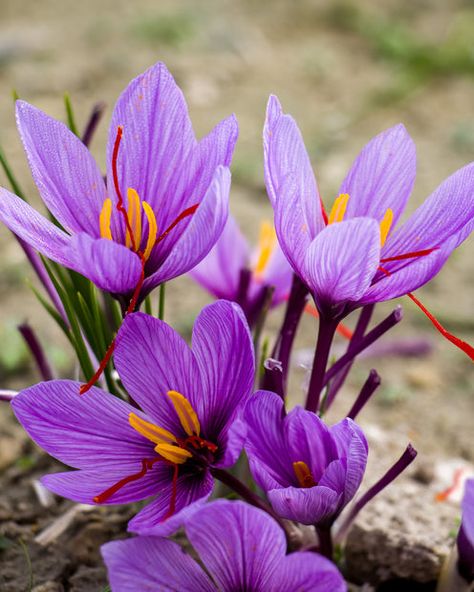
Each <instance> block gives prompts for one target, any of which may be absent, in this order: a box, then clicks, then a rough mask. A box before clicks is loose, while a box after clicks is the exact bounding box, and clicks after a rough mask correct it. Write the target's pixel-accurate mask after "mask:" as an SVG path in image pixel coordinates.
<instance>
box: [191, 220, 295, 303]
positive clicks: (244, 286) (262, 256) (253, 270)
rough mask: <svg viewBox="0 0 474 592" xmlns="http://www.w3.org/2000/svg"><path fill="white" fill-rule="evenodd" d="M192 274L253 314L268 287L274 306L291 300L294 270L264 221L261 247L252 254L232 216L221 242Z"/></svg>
mask: <svg viewBox="0 0 474 592" xmlns="http://www.w3.org/2000/svg"><path fill="white" fill-rule="evenodd" d="M247 273H248V277H247ZM190 275H191V276H192V277H193V278H194V279H195V280H196V281H197V282H198V283H199V284H201V285H202V286H203V287H204V288H205V289H206V290H208V292H210V293H211V294H212V295H213V296H215V297H216V298H225V299H226V300H233V301H235V302H238V303H239V304H240V305H241V306H242V307H243V309H244V311H246V312H247V311H248V312H249V313H252V311H253V310H254V308H256V307H258V304H259V301H260V300H261V298H262V296H263V294H264V291H265V289H266V288H274V292H273V297H272V302H271V305H272V306H277V305H278V304H280V303H281V302H282V301H284V300H285V299H287V298H288V294H289V292H290V288H291V279H292V276H293V270H292V269H291V267H290V265H289V264H288V261H287V260H286V257H285V256H284V255H283V252H282V250H281V248H280V245H279V244H278V240H277V237H276V233H275V230H274V228H273V226H272V225H271V224H270V223H269V222H262V224H261V226H260V237H259V243H258V247H257V249H256V250H255V251H254V252H253V253H251V249H250V246H249V244H248V242H247V240H246V238H245V237H244V236H243V234H242V233H241V231H240V228H239V227H238V225H237V222H236V221H235V219H234V218H233V217H232V216H229V217H228V219H227V223H226V225H225V228H224V231H223V232H222V234H221V236H220V238H219V240H218V241H217V243H216V244H215V245H214V247H213V249H212V250H211V251H210V253H209V254H208V255H207V256H206V257H205V258H204V259H203V260H202V261H201V262H200V263H199V264H198V265H197V266H196V267H195V268H194V269H193V270H192V271H191V273H190Z"/></svg>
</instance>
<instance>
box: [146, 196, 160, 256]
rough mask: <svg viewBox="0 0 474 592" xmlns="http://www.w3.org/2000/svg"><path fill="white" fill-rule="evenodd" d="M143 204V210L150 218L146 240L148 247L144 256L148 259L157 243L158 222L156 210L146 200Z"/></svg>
mask: <svg viewBox="0 0 474 592" xmlns="http://www.w3.org/2000/svg"><path fill="white" fill-rule="evenodd" d="M142 206H143V211H144V212H145V216H146V217H147V220H148V239H147V241H146V247H145V251H144V252H143V256H144V257H145V259H148V257H149V256H150V255H151V252H152V250H153V247H154V246H155V243H156V235H157V233H158V225H157V223H156V216H155V212H154V211H153V210H152V209H151V206H150V205H149V204H148V203H147V202H146V201H143V202H142Z"/></svg>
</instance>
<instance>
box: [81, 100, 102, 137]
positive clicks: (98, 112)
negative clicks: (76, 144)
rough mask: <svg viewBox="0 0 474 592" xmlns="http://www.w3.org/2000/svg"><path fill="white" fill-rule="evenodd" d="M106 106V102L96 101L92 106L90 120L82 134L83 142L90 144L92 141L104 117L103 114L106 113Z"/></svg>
mask: <svg viewBox="0 0 474 592" xmlns="http://www.w3.org/2000/svg"><path fill="white" fill-rule="evenodd" d="M105 107H106V104H105V103H103V102H100V103H96V104H95V105H94V106H93V107H92V112H91V114H90V116H89V121H88V122H87V125H86V127H85V129H84V133H83V134H82V138H81V139H82V143H83V144H85V145H86V146H89V144H90V143H91V141H92V137H93V136H94V134H95V131H96V129H97V126H98V125H99V122H100V120H101V119H102V116H103V115H104V111H105Z"/></svg>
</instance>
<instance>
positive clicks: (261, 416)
mask: <svg viewBox="0 0 474 592" xmlns="http://www.w3.org/2000/svg"><path fill="white" fill-rule="evenodd" d="M244 417H245V421H246V422H247V426H248V430H247V432H248V433H247V441H246V445H245V449H246V451H247V455H248V457H249V461H250V469H251V471H252V475H253V477H254V479H255V481H256V482H257V483H258V485H259V486H260V487H261V488H262V489H263V490H264V491H265V492H266V493H267V496H268V499H269V501H270V503H271V504H272V506H273V509H274V510H275V512H276V513H277V514H278V515H280V516H281V517H283V518H288V519H290V520H296V521H297V522H301V523H302V524H315V525H318V526H330V525H331V524H332V522H333V521H334V520H335V519H336V518H337V516H338V515H339V513H340V512H341V511H342V509H343V508H344V506H345V505H346V504H347V503H348V502H349V501H350V500H351V499H352V498H353V497H354V495H355V493H356V491H357V490H358V488H359V485H360V483H361V481H362V477H363V475H364V472H365V467H366V464H367V453H368V445H367V440H366V439H365V436H364V434H363V432H362V430H361V429H360V428H359V427H358V426H357V424H355V423H354V422H353V421H352V420H351V419H344V420H342V421H340V422H339V423H337V424H335V425H333V426H331V427H327V426H326V425H325V423H324V422H323V421H322V420H321V419H320V418H319V417H318V416H317V415H316V414H315V413H312V412H311V411H306V410H304V409H302V408H301V407H296V408H295V409H293V410H292V411H290V413H288V414H286V413H285V409H284V403H283V401H282V399H281V397H278V396H277V395H275V394H274V393H271V392H268V391H259V392H257V393H256V394H255V395H254V396H253V397H252V398H251V399H250V400H249V402H248V404H247V406H246V410H245V416H244Z"/></svg>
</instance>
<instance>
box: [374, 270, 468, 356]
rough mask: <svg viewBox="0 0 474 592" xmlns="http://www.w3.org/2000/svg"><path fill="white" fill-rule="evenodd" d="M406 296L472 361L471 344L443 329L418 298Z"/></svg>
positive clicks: (387, 274) (408, 294)
mask: <svg viewBox="0 0 474 592" xmlns="http://www.w3.org/2000/svg"><path fill="white" fill-rule="evenodd" d="M379 270H380V271H381V272H382V273H384V274H385V275H386V276H387V277H390V276H391V275H392V274H391V273H390V272H389V271H388V270H387V269H385V267H382V266H381V265H379ZM407 296H408V298H410V300H412V302H414V303H415V304H416V305H417V306H418V308H419V309H420V310H421V312H422V313H423V314H425V315H426V316H427V317H428V318H429V320H430V321H431V322H432V324H433V325H434V327H435V329H437V330H438V331H439V332H440V333H441V335H442V336H443V337H444V338H445V339H447V340H448V341H450V342H451V343H452V344H453V345H455V346H456V347H458V348H459V349H460V350H461V351H463V352H464V353H465V354H466V355H468V356H469V357H470V358H471V360H472V361H474V347H472V345H470V344H469V343H467V342H466V341H463V340H462V339H459V337H456V335H453V334H452V333H450V332H449V331H448V330H447V329H445V328H444V327H443V325H442V324H441V323H440V322H439V321H438V319H437V318H436V317H435V316H434V314H433V313H431V312H430V311H429V310H428V309H427V308H426V306H425V305H424V304H422V303H421V302H420V301H419V300H418V298H417V297H416V296H415V295H414V294H412V293H411V292H408V293H407Z"/></svg>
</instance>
